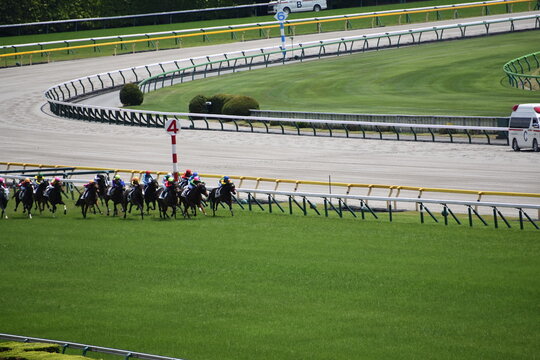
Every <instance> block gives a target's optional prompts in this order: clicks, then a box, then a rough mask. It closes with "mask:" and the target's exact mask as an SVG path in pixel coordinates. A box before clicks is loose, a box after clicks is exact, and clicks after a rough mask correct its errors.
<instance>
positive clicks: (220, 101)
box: [208, 94, 234, 114]
mask: <svg viewBox="0 0 540 360" xmlns="http://www.w3.org/2000/svg"><path fill="white" fill-rule="evenodd" d="M232 98H234V95H231V94H216V95H214V96H212V97H211V98H210V99H208V101H210V102H211V103H212V106H210V113H211V114H221V113H222V111H223V105H225V103H226V102H227V101H229V100H231V99H232Z"/></svg>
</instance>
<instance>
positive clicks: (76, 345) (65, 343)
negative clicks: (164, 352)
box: [0, 333, 182, 360]
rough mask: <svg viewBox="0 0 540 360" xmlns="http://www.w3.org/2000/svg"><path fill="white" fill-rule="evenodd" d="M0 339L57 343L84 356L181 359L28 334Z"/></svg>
mask: <svg viewBox="0 0 540 360" xmlns="http://www.w3.org/2000/svg"><path fill="white" fill-rule="evenodd" d="M0 339H3V340H9V341H20V342H31V343H46V344H57V345H60V346H62V348H63V350H62V352H65V350H66V348H70V349H77V350H82V355H83V356H86V353H87V352H88V351H90V352H98V353H103V354H111V355H118V356H123V357H124V359H125V360H128V359H129V358H136V359H143V360H182V359H179V358H173V357H168V356H160V355H152V354H146V353H141V352H136V351H129V350H120V349H113V348H107V347H102V346H94V345H86V344H79V343H74V342H69V341H60V340H51V339H42V338H36V337H29V336H19V335H11V334H2V333H0Z"/></svg>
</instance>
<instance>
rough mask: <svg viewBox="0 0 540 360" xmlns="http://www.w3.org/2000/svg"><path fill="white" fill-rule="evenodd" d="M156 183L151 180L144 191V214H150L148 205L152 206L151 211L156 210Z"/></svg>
mask: <svg viewBox="0 0 540 360" xmlns="http://www.w3.org/2000/svg"><path fill="white" fill-rule="evenodd" d="M158 189H159V184H158V182H157V181H156V180H155V179H153V180H152V181H151V182H150V183H149V184H148V186H146V188H145V189H144V201H145V202H146V213H147V214H150V204H152V210H156V202H157V200H158Z"/></svg>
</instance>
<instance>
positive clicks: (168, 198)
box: [0, 175, 236, 219]
mask: <svg viewBox="0 0 540 360" xmlns="http://www.w3.org/2000/svg"><path fill="white" fill-rule="evenodd" d="M186 186H187V184H186V183H185V182H180V183H179V184H177V183H175V184H174V186H173V187H171V188H167V189H165V188H164V187H162V186H159V184H158V182H157V180H155V179H154V180H152V181H151V182H150V183H149V184H148V185H147V186H143V185H142V184H132V185H131V188H129V189H125V188H122V187H111V186H109V185H108V181H107V178H106V177H105V176H103V175H98V176H97V177H96V181H95V182H94V183H90V185H87V186H86V190H85V191H84V193H83V194H81V196H80V197H79V199H78V200H77V202H76V203H75V205H76V206H80V207H81V211H82V215H83V217H84V218H86V216H87V214H88V211H89V210H90V211H92V212H93V213H94V214H96V213H97V212H99V213H100V214H102V211H101V208H100V204H101V206H103V205H104V206H105V207H106V209H107V215H110V209H109V203H111V205H112V208H113V216H117V215H119V211H118V206H120V210H121V211H122V212H123V215H124V216H123V217H124V218H126V216H127V213H131V210H132V208H133V206H135V207H136V209H137V210H138V212H140V215H141V219H143V218H144V210H145V209H144V208H145V206H146V213H147V214H149V213H150V210H151V209H152V210H154V211H155V210H156V203H157V208H158V210H159V216H160V218H170V217H174V218H176V213H177V209H179V210H180V212H181V213H182V215H183V216H184V217H187V218H189V217H191V216H196V215H197V209H200V211H201V212H203V213H204V214H205V215H206V211H205V205H206V203H208V204H210V207H211V209H212V213H213V215H215V214H216V210H217V209H218V206H219V204H220V203H223V204H226V205H228V207H229V211H230V212H231V215H234V213H233V209H232V200H233V194H236V189H235V186H234V184H233V183H232V182H228V183H226V184H224V185H222V186H220V187H219V188H214V189H212V190H211V191H210V192H209V191H208V190H207V188H206V184H205V183H204V182H200V183H199V184H197V185H196V186H195V187H193V188H192V189H191V190H189V191H184V190H185V188H186ZM47 188H48V189H47ZM62 193H63V191H62V185H61V184H60V183H59V182H56V183H55V184H54V185H53V186H51V187H49V183H48V182H47V181H42V182H41V183H39V184H37V186H36V185H35V184H32V183H31V182H22V183H20V184H19V187H18V189H17V191H16V192H15V194H14V200H15V204H16V205H15V210H14V211H17V208H18V207H19V204H22V205H23V213H27V214H28V217H29V218H32V208H33V207H34V206H35V209H36V210H39V212H40V213H41V212H42V211H43V210H45V207H47V208H48V209H49V210H50V211H51V212H52V213H53V215H54V213H55V212H56V207H57V205H59V204H61V205H64V214H66V211H67V210H66V205H65V204H64V202H63V201H62ZM83 195H84V196H83ZM6 206H7V197H6V196H5V194H4V192H3V191H0V209H1V212H2V214H1V217H0V218H3V217H4V213H5V208H6ZM169 209H170V211H171V212H170V215H169Z"/></svg>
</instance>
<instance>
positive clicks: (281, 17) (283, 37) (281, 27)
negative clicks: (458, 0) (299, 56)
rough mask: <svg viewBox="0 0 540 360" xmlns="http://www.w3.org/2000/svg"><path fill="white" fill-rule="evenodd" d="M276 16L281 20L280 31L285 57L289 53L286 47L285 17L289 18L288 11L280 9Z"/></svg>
mask: <svg viewBox="0 0 540 360" xmlns="http://www.w3.org/2000/svg"><path fill="white" fill-rule="evenodd" d="M274 18H275V19H276V20H277V21H279V31H280V32H281V50H282V51H283V58H285V55H286V54H287V50H286V49H285V23H284V22H285V19H287V13H286V12H284V11H278V12H277V13H276V15H275V16H274Z"/></svg>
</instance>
